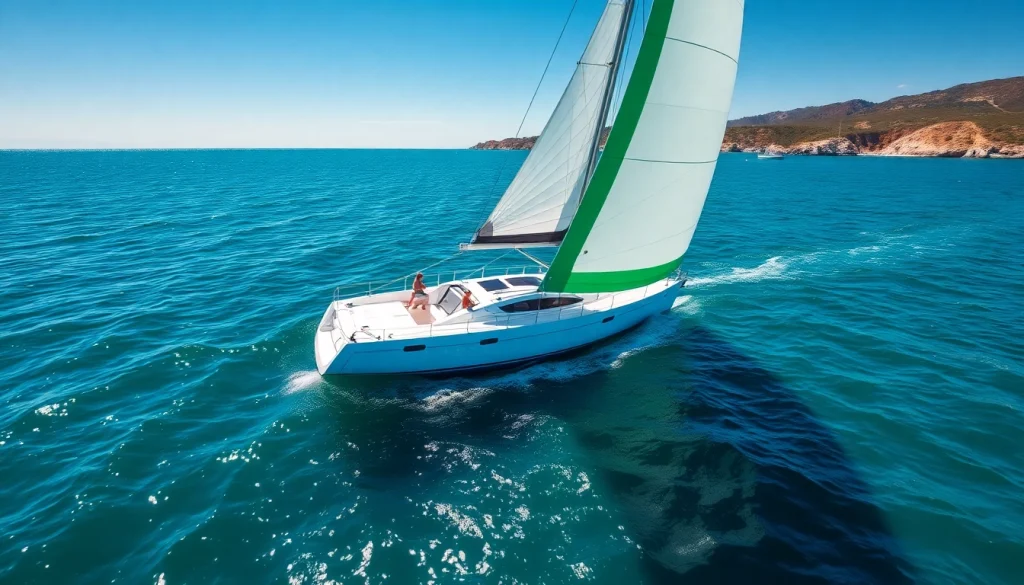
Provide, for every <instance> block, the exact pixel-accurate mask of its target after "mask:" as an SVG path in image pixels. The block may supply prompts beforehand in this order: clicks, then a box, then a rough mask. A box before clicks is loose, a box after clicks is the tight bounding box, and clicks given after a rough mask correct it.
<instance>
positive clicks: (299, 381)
mask: <svg viewBox="0 0 1024 585" xmlns="http://www.w3.org/2000/svg"><path fill="white" fill-rule="evenodd" d="M321 382H323V377H322V376H320V373H319V372H317V371H316V370H306V371H302V372H295V373H294V374H292V375H291V376H288V385H287V386H285V388H284V394H295V393H296V392H302V391H303V390H308V389H309V388H312V387H313V386H316V385H317V384H319V383H321Z"/></svg>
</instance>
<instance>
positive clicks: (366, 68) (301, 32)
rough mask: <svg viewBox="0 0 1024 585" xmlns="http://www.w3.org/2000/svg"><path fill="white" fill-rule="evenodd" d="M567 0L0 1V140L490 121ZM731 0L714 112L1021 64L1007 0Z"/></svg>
mask: <svg viewBox="0 0 1024 585" xmlns="http://www.w3.org/2000/svg"><path fill="white" fill-rule="evenodd" d="M640 1H641V0H638V2H640ZM572 4H573V0H486V1H483V0H477V1H469V0H447V1H444V2H439V1H432V2H428V1H425V0H376V1H374V2H350V1H309V0H295V1H292V2H283V1H282V2H274V3H268V2H251V1H248V2H241V1H232V0H225V1H218V2H210V1H208V0H203V1H195V0H177V1H175V2H160V3H158V2H148V1H108V0H76V1H63V0H0V148H122V147H127V148H133V147H248V146H254V147H463V146H467V145H471V144H473V143H475V142H477V141H479V140H484V139H488V138H493V137H504V136H510V135H512V134H514V133H515V130H516V128H517V126H518V124H519V120H520V118H521V117H522V115H523V112H524V110H525V108H526V105H527V103H528V102H529V99H530V95H531V94H532V93H533V89H534V87H535V85H536V83H537V80H538V79H539V77H540V74H541V71H542V70H543V68H544V64H545V62H546V61H547V59H548V56H549V55H550V52H551V48H552V46H553V44H554V41H555V39H556V38H557V36H558V32H559V30H560V29H561V27H562V24H563V23H564V21H565V18H566V15H567V14H568V13H569V9H570V6H572ZM603 4H604V3H603V0H578V4H577V7H576V9H575V12H574V14H573V17H572V19H571V20H570V22H569V26H568V29H567V31H566V35H565V37H564V38H563V40H562V43H561V45H560V47H559V50H558V51H557V52H556V54H555V56H554V61H553V64H552V67H551V70H550V72H549V73H548V76H547V78H546V81H545V83H544V85H543V86H542V89H541V92H540V95H539V96H538V100H537V103H536V104H535V106H534V109H533V111H532V112H533V113H532V115H531V116H530V117H529V119H528V121H527V125H526V128H525V129H524V134H530V133H536V132H537V131H538V130H539V129H540V128H541V127H542V125H543V123H544V120H545V119H546V116H547V114H548V113H549V112H550V110H551V108H552V107H553V106H554V103H555V101H556V100H557V98H558V95H559V94H560V92H561V90H562V88H563V86H564V83H565V82H566V81H567V80H568V77H569V75H570V74H571V70H572V67H573V66H574V64H575V60H576V59H577V58H578V56H579V53H580V52H581V51H582V48H583V46H584V45H585V43H586V40H587V37H588V35H589V34H590V31H591V29H592V28H593V26H594V24H595V23H596V21H597V18H598V16H599V14H600V12H601V10H602V8H603ZM646 4H647V9H648V11H649V9H650V5H649V4H650V0H646ZM746 4H747V7H746V17H745V18H746V20H745V26H744V38H743V48H742V54H741V58H740V72H739V79H738V81H737V87H736V95H735V100H734V103H733V116H734V117H738V116H744V115H750V114H758V113H763V112H766V111H771V110H779V109H789V108H794V107H800V106H805V105H818V104H823V103H829V102H835V101H842V100H846V99H852V98H864V99H868V100H873V101H879V100H883V99H886V98H889V97H893V96H895V95H901V94H907V93H918V92H922V91H928V90H932V89H940V88H943V87H948V86H950V85H955V84H957V83H963V82H968V81H977V80H982V79H990V78H996V77H1011V76H1016V75H1024V35H1022V34H1021V32H1020V27H1021V26H1022V24H1024V2H1022V1H1021V0H991V1H988V2H984V3H976V2H963V1H962V0H931V1H917V2H910V1H900V0H889V1H881V0H861V1H860V2H856V3H848V2H833V1H825V0H815V1H802V2H799V1H796V0H747V3H746ZM636 47H637V44H636V43H635V42H633V43H631V49H632V51H634V52H635V50H636Z"/></svg>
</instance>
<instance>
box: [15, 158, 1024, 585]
mask: <svg viewBox="0 0 1024 585" xmlns="http://www.w3.org/2000/svg"><path fill="white" fill-rule="evenodd" d="M522 158H523V154H522V153H498V152H473V151H167V152H159V151H153V152H0V235H2V237H0V348H2V349H0V582H2V583H4V584H6V583H12V584H15V583H17V584H22V583H62V584H66V583H158V584H166V585H172V584H173V585H177V584H184V583H309V584H322V583H335V582H336V583H430V584H442V583H463V582H464V583H505V584H513V583H522V584H534V583H548V584H553V583H577V582H591V583H796V584H800V583H942V584H947V583H949V584H953V583H956V584H961V583H963V584H967V583H979V584H981V583H984V584H1006V585H1015V584H1019V583H1022V582H1024V262H1022V250H1024V164H1021V163H1020V162H1019V161H984V160H982V161H976V160H931V159H922V160H915V159H882V158H843V159H834V158H796V157H790V158H787V159H786V160H783V161H757V160H756V159H754V158H753V157H751V156H749V155H738V154H737V155H724V156H723V157H722V159H721V162H720V164H719V168H718V171H717V174H716V177H715V181H714V184H713V187H712V189H711V193H710V195H709V199H708V202H707V205H706V207H705V212H704V216H703V218H702V220H701V223H700V227H699V229H698V231H697V234H696V238H695V240H694V243H693V246H692V247H691V250H690V252H689V253H688V256H687V259H686V262H685V267H686V269H687V270H688V272H689V275H690V278H691V280H690V284H689V285H688V287H687V288H686V290H685V291H684V295H683V296H681V297H680V299H679V300H678V301H677V303H676V306H675V308H674V309H673V310H672V311H671V312H670V313H668V314H665V315H661V316H658V317H657V318H654V319H652V320H650V321H648V322H647V323H645V324H644V325H642V326H640V327H639V328H637V329H635V330H633V331H630V332H628V333H626V334H624V335H622V336H619V337H617V338H615V339H612V340H610V341H609V342H607V343H604V344H602V345H599V346H597V347H594V348H592V349H589V350H587V351H582V352H577V353H575V354H572V355H570V356H567V357H565V358H563V359H558V360H554V361H550V362H546V363H543V364H538V365H535V366H532V367H528V368H524V369H518V370H508V371H501V372H494V373H490V374H483V375H474V376H472V377H455V378H391V379H373V378H368V379H329V380H324V379H321V378H320V376H318V375H317V373H316V371H315V365H314V358H313V348H312V338H313V334H314V330H315V327H316V324H317V322H318V319H319V317H320V315H321V314H322V312H323V310H324V309H325V308H326V305H327V303H328V302H329V301H330V299H331V292H332V290H333V287H334V286H335V285H337V284H341V283H343V282H351V281H360V280H366V279H370V278H376V279H388V278H391V277H394V276H399V275H401V274H404V273H407V272H410V271H412V270H415V269H417V268H420V267H423V266H425V265H428V264H431V263H433V262H436V261H439V260H441V259H443V258H445V257H446V256H448V255H449V254H451V253H452V252H453V251H454V250H455V247H456V245H457V244H458V242H460V241H464V239H465V238H466V237H467V236H468V235H469V234H470V233H471V232H472V230H473V229H474V228H475V227H477V225H478V224H479V223H480V222H481V221H482V220H483V219H484V217H485V216H486V215H487V213H488V212H489V210H490V207H489V206H490V205H491V204H493V202H494V201H495V200H496V198H497V196H498V192H499V191H500V190H501V187H502V186H503V185H504V184H505V183H507V181H508V180H509V178H510V174H511V172H512V171H513V170H514V169H515V168H516V167H517V166H518V164H519V163H520V162H521V161H522ZM499 171H503V173H501V174H499ZM499 256H500V255H499V254H498V253H490V252H488V253H475V254H471V255H468V254H464V255H462V256H459V257H457V258H456V259H454V261H453V262H454V263H455V265H456V267H471V266H478V265H480V264H483V263H484V262H489V261H493V262H494V263H495V264H494V266H500V265H503V264H504V263H508V265H510V266H511V265H515V264H520V263H521V262H520V260H521V259H519V260H516V259H515V258H512V257H510V256H507V257H499ZM448 266H451V264H449V265H448Z"/></svg>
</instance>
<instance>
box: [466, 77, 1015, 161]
mask: <svg viewBox="0 0 1024 585" xmlns="http://www.w3.org/2000/svg"><path fill="white" fill-rule="evenodd" d="M606 137H607V131H606V133H605V138H606ZM536 139H537V137H536V136H529V137H523V138H505V139H503V140H488V141H485V142H481V143H479V144H476V145H474V146H472V147H471V149H473V150H529V149H531V148H533V145H534V143H535V142H536ZM722 151H723V152H749V153H765V152H769V153H778V154H788V155H809V156H853V155H873V156H913V157H948V158H1014V159H1024V77H1012V78H1008V79H994V80H989V81H980V82H977V83H967V84H962V85H957V86H954V87H951V88H948V89H944V90H938V91H932V92H928V93H923V94H917V95H911V96H900V97H896V98H893V99H891V100H887V101H885V102H881V103H872V102H869V101H866V100H850V101H847V102H841V103H837V104H829V105H826V106H811V107H806V108H799V109H796V110H788V111H785V112H771V113H768V114H761V115H758V116H749V117H746V118H740V119H738V120H732V121H730V122H729V126H728V128H727V129H726V133H725V139H724V140H723V141H722Z"/></svg>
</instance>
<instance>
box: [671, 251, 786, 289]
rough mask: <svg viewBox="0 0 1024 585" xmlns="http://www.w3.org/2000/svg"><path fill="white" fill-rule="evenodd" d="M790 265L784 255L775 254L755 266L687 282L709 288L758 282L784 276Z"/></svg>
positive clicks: (696, 286) (734, 269) (688, 284)
mask: <svg viewBox="0 0 1024 585" xmlns="http://www.w3.org/2000/svg"><path fill="white" fill-rule="evenodd" d="M788 265H789V262H787V261H786V260H783V258H782V256H773V257H771V258H769V259H767V260H765V261H764V262H763V263H762V264H761V265H760V266H757V267H755V268H732V269H731V271H730V272H728V273H726V274H719V275H716V276H707V277H701V278H691V279H689V280H688V281H687V283H686V284H687V286H689V287H693V288H707V287H711V286H717V285H719V284H733V283H737V282H758V281H761V280H767V279H773V278H783V277H784V276H785V273H786V267H787V266H788Z"/></svg>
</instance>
